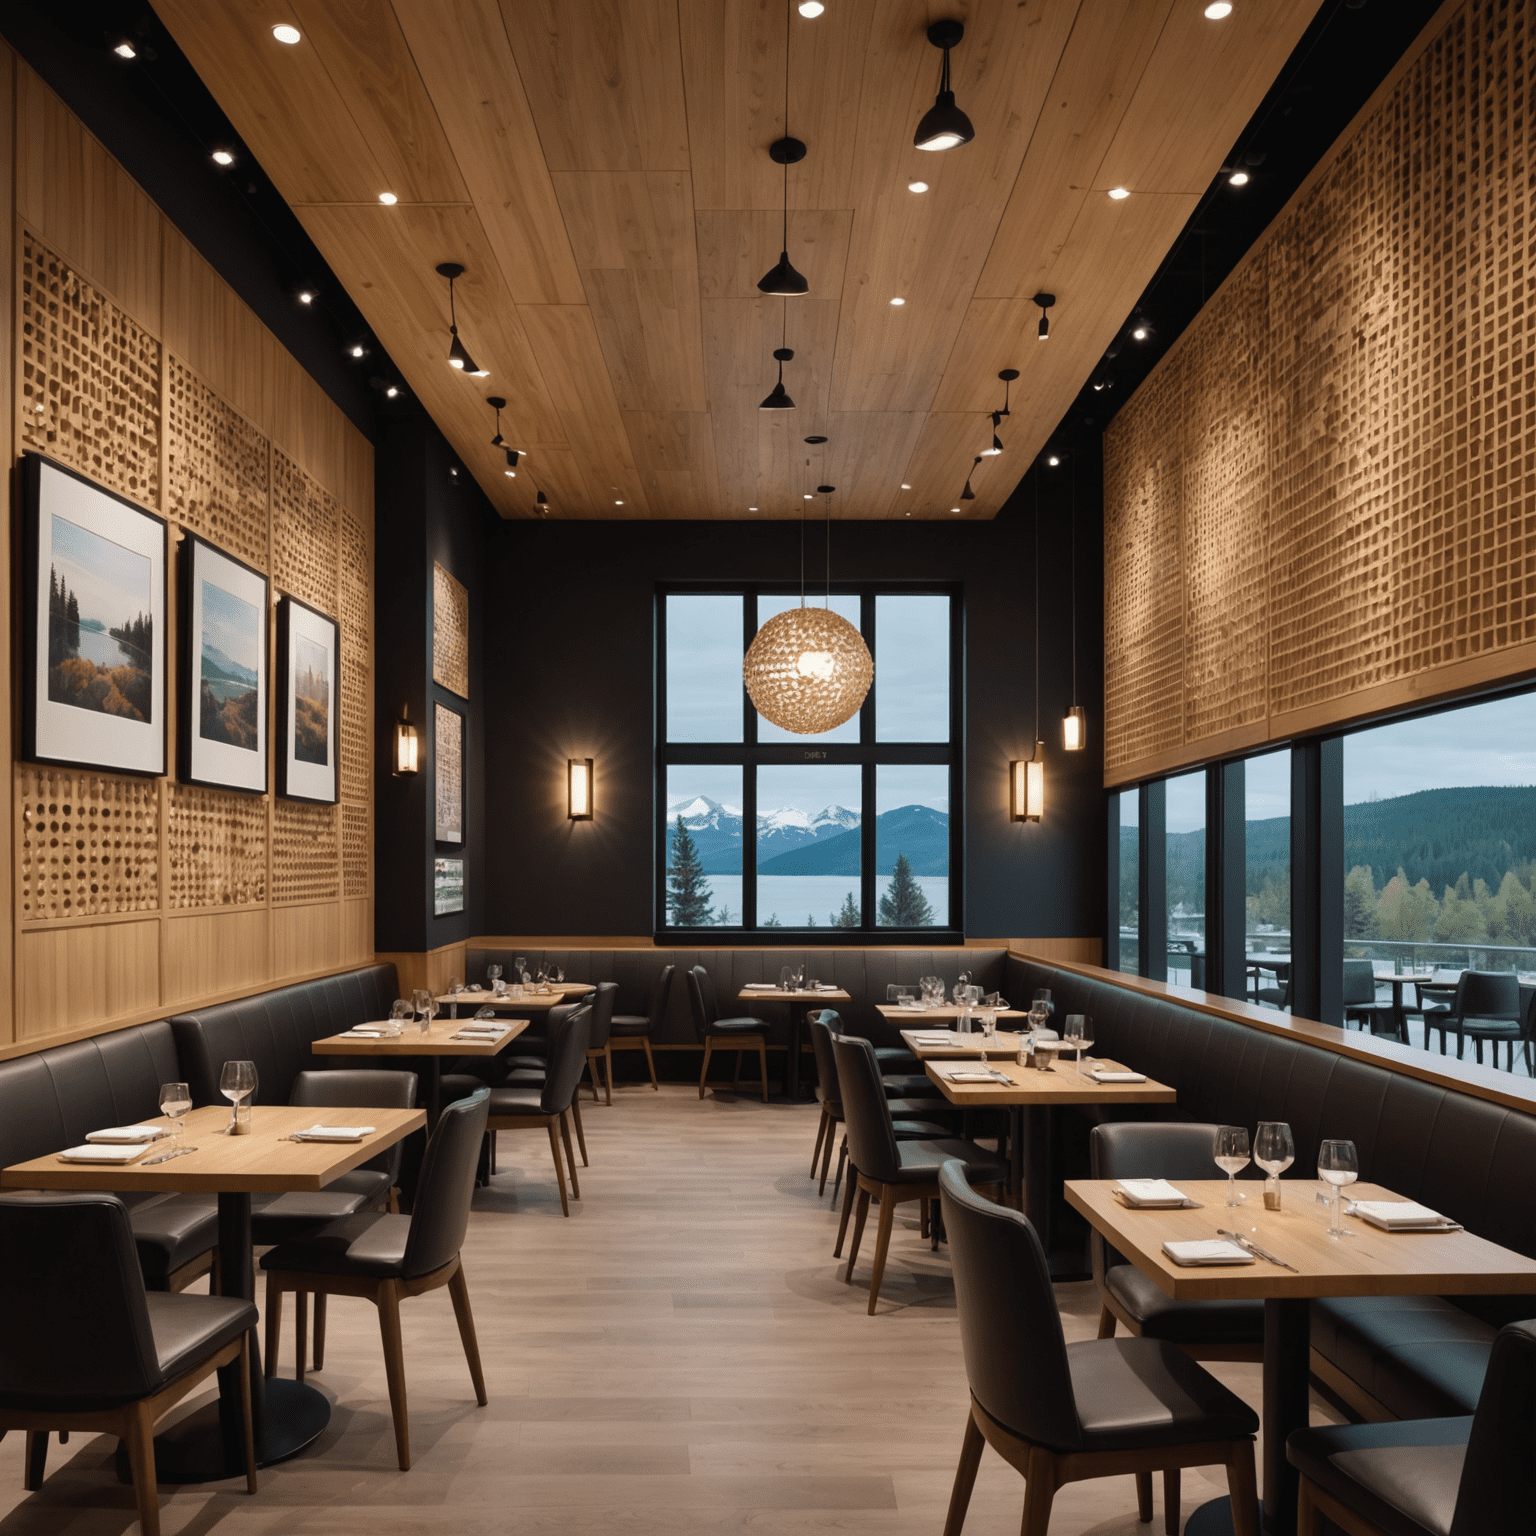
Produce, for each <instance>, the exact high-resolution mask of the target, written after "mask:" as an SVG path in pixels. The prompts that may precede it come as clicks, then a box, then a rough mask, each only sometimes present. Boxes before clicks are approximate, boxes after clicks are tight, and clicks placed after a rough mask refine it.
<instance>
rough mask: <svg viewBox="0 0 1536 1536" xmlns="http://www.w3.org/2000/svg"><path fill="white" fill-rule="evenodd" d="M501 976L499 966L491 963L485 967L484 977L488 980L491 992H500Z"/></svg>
mask: <svg viewBox="0 0 1536 1536" xmlns="http://www.w3.org/2000/svg"><path fill="white" fill-rule="evenodd" d="M501 977H502V969H501V967H500V966H499V965H495V964H492V965H488V966H486V968H485V979H486V980H487V981H488V982H490V984H491V990H492V991H493V992H495V993H497V994H498V995H499V994H500V992H501V986H500V982H501Z"/></svg>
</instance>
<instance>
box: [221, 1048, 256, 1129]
mask: <svg viewBox="0 0 1536 1536" xmlns="http://www.w3.org/2000/svg"><path fill="white" fill-rule="evenodd" d="M219 1092H220V1093H222V1094H223V1095H224V1097H225V1098H226V1099H228V1100H229V1105H230V1112H229V1129H230V1130H231V1131H232V1132H233V1131H234V1130H235V1128H236V1127H237V1126H238V1125H239V1123H240V1101H241V1100H242V1099H245V1098H249V1097H251V1096H252V1095H253V1094H254V1093H255V1092H256V1063H255V1062H254V1061H226V1062H225V1063H224V1066H223V1068H222V1069H221V1071H220V1072H219Z"/></svg>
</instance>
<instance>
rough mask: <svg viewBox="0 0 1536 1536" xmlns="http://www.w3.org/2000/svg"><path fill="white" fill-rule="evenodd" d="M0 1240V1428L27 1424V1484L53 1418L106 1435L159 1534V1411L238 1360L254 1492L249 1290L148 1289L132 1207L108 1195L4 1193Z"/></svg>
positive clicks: (72, 1428) (57, 1426)
mask: <svg viewBox="0 0 1536 1536" xmlns="http://www.w3.org/2000/svg"><path fill="white" fill-rule="evenodd" d="M0 1252H4V1253H5V1254H6V1255H7V1258H6V1262H5V1263H4V1264H0V1435H4V1434H5V1433H6V1432H7V1431H8V1430H12V1429H20V1430H25V1431H26V1437H27V1438H26V1451H25V1461H26V1486H27V1487H28V1488H29V1489H37V1488H40V1487H41V1486H42V1481H43V1473H44V1469H45V1462H46V1457H47V1454H48V1436H49V1435H50V1434H51V1433H52V1432H53V1431H54V1430H58V1431H59V1432H60V1434H61V1435H68V1434H72V1433H74V1432H76V1431H79V1432H81V1433H84V1434H107V1435H115V1436H116V1437H117V1438H118V1439H120V1440H122V1441H123V1442H124V1444H125V1445H126V1446H127V1448H128V1466H129V1469H130V1470H131V1472H132V1475H133V1492H134V1498H135V1500H136V1501H137V1504H138V1511H139V1528H140V1530H141V1531H142V1532H143V1536H160V1495H159V1490H158V1489H157V1487H156V1485H155V1442H154V1433H155V1420H156V1419H158V1418H160V1417H161V1415H162V1414H164V1413H166V1412H167V1411H168V1410H169V1409H171V1408H173V1407H174V1406H175V1405H176V1404H177V1403H178V1402H180V1401H181V1400H182V1399H183V1398H184V1397H186V1395H187V1394H188V1393H189V1392H191V1391H193V1390H194V1389H195V1388H196V1387H197V1386H198V1385H199V1384H200V1383H202V1382H204V1381H206V1380H207V1378H208V1377H209V1376H210V1375H212V1374H213V1372H214V1371H216V1370H217V1369H218V1368H219V1367H220V1366H224V1365H229V1364H231V1363H233V1362H235V1361H238V1362H239V1365H240V1404H241V1412H242V1417H243V1430H244V1450H245V1489H246V1492H247V1493H255V1492H256V1448H255V1441H254V1438H253V1434H252V1427H251V1356H250V1345H249V1340H250V1336H251V1329H253V1328H254V1327H255V1326H256V1316H257V1314H256V1308H255V1307H254V1306H253V1305H252V1304H251V1303H250V1302H249V1301H245V1300H243V1299H242V1298H240V1297H231V1296H189V1295H186V1294H185V1293H182V1292H172V1291H146V1290H145V1289H144V1275H143V1272H142V1271H141V1269H140V1268H139V1255H138V1250H137V1248H136V1247H135V1246H134V1241H133V1229H132V1227H131V1226H130V1225H129V1223H128V1212H127V1210H126V1209H125V1208H124V1206H123V1203H122V1201H121V1200H118V1199H116V1198H115V1197H114V1196H112V1195H106V1194H38V1193H26V1194H8V1195H0Z"/></svg>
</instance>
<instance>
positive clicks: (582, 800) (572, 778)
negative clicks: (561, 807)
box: [565, 757, 592, 821]
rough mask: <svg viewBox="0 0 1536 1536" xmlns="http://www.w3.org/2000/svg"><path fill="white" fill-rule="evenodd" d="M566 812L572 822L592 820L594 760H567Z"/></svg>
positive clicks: (582, 758) (571, 758)
mask: <svg viewBox="0 0 1536 1536" xmlns="http://www.w3.org/2000/svg"><path fill="white" fill-rule="evenodd" d="M565 795H566V812H565V814H566V815H567V816H569V817H570V819H571V820H572V821H591V820H592V759H591V758H590V757H568V758H567V759H566V760H565Z"/></svg>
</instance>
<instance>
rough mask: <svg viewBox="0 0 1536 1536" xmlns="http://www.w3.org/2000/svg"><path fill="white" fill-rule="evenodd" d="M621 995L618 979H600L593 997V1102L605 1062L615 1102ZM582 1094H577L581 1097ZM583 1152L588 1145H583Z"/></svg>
mask: <svg viewBox="0 0 1536 1536" xmlns="http://www.w3.org/2000/svg"><path fill="white" fill-rule="evenodd" d="M618 995H619V984H618V982H616V981H600V982H598V984H597V993H596V995H595V996H594V997H593V999H592V1037H591V1039H590V1040H588V1042H587V1071H588V1072H589V1073H590V1074H591V1076H592V1102H593V1103H594V1104H596V1103H597V1064H598V1062H599V1061H601V1062H602V1063H603V1086H604V1088H605V1090H606V1092H607V1095H608V1102H609V1104H612V1103H613V1005H614V1002H615V1001H616V1000H617V998H618ZM580 1097H581V1095H580V1094H578V1095H577V1098H578V1099H579V1098H580ZM582 1151H583V1153H585V1151H586V1147H585V1146H583V1147H582Z"/></svg>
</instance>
